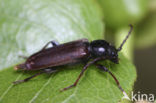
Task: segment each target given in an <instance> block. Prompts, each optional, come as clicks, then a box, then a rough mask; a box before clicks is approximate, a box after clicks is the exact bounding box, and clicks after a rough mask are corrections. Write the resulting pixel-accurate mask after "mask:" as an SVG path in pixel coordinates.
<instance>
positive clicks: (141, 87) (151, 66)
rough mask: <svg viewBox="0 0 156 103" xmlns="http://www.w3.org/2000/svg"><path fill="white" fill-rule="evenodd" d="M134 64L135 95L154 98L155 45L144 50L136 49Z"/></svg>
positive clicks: (155, 88) (155, 89)
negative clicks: (146, 95) (149, 95)
mask: <svg viewBox="0 0 156 103" xmlns="http://www.w3.org/2000/svg"><path fill="white" fill-rule="evenodd" d="M134 64H135V66H136V68H137V74H138V75H137V76H138V77H137V81H136V83H135V87H134V90H135V93H137V92H138V91H140V93H141V94H145V93H146V94H151V93H152V94H154V95H155V96H156V74H155V73H156V45H155V46H152V47H149V48H146V49H136V50H135V52H134Z"/></svg>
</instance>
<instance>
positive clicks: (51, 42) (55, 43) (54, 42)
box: [41, 40, 59, 51]
mask: <svg viewBox="0 0 156 103" xmlns="http://www.w3.org/2000/svg"><path fill="white" fill-rule="evenodd" d="M49 44H52V46H53V47H55V46H57V45H59V43H58V42H56V41H54V40H52V41H49V42H48V43H47V44H46V45H45V46H44V47H43V48H42V49H41V51H42V50H44V49H45V48H46V47H47V46H48V45H49Z"/></svg>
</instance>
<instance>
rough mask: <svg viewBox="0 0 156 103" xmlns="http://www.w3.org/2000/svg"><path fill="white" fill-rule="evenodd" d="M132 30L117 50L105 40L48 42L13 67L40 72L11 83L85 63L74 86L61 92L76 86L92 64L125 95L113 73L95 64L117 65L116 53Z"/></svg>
mask: <svg viewBox="0 0 156 103" xmlns="http://www.w3.org/2000/svg"><path fill="white" fill-rule="evenodd" d="M132 30H133V26H132V25H131V24H130V30H129V32H128V35H127V36H126V37H125V39H124V40H123V42H122V43H121V45H120V46H119V48H117V49H116V48H115V47H114V46H113V45H111V44H110V43H108V42H107V41H105V40H94V41H91V42H89V41H88V39H80V40H76V41H71V42H67V43H64V44H58V43H56V42H54V41H50V42H48V43H47V44H46V45H45V46H44V47H43V48H42V49H41V50H40V51H38V52H37V53H34V54H33V55H31V56H30V57H28V58H27V59H26V61H25V62H24V63H22V64H19V65H16V66H15V67H14V69H15V70H18V69H21V70H41V71H40V72H39V73H37V74H35V75H33V76H31V77H29V78H26V79H24V80H18V81H15V82H13V83H14V84H18V83H22V82H26V81H28V80H30V79H32V78H34V77H36V76H38V75H40V74H42V73H54V72H56V71H58V70H57V69H54V68H55V67H57V66H63V65H67V64H72V63H78V62H83V61H85V62H87V63H86V64H85V66H84V67H83V69H82V71H81V73H80V74H79V76H78V78H77V79H76V81H75V82H74V84H72V85H70V86H68V87H66V88H63V89H62V90H61V91H64V90H67V89H69V88H72V87H74V86H76V85H77V83H78V81H79V80H80V78H81V77H82V75H83V74H84V72H85V71H86V70H87V68H88V67H89V66H90V65H91V64H94V65H96V67H97V68H99V69H101V70H103V71H105V72H108V73H109V74H110V75H111V76H112V77H113V79H114V80H115V82H116V83H117V86H118V87H119V89H120V90H121V91H122V92H123V94H126V93H125V91H124V90H123V89H122V87H121V86H120V83H119V81H118V80H117V78H116V77H115V76H114V75H113V73H112V72H111V71H109V70H108V69H107V68H106V67H105V66H103V65H101V64H99V63H97V62H98V61H101V60H110V61H112V62H114V63H116V64H118V63H119V59H118V52H119V51H121V50H122V47H123V45H124V43H125V42H126V40H127V39H128V37H129V36H130V34H131V32H132ZM50 43H51V44H52V45H53V47H50V48H47V46H48V45H49V44H50Z"/></svg>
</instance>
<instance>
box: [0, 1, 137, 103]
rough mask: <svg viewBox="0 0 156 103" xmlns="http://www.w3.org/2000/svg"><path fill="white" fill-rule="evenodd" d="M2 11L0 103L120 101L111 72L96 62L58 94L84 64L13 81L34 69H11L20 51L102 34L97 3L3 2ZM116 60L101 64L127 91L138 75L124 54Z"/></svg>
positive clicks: (18, 59) (35, 49) (91, 37)
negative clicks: (15, 82)
mask: <svg viewBox="0 0 156 103" xmlns="http://www.w3.org/2000/svg"><path fill="white" fill-rule="evenodd" d="M0 13H1V15H0V47H1V49H0V57H1V58H0V68H1V69H2V70H0V84H1V85H0V102H2V103H10V102H11V103H16V102H17V103H27V102H46V103H51V102H52V103H60V102H64V103H73V102H79V103H95V102H97V103H101V102H102V103H108V102H109V103H117V102H118V101H119V100H121V98H122V96H123V95H122V93H121V91H120V90H119V89H118V87H117V85H116V84H115V82H114V80H113V79H112V78H111V76H110V75H109V74H107V73H104V72H102V71H100V70H98V69H96V67H95V66H91V67H89V68H88V70H87V71H86V73H85V75H84V76H83V77H82V79H81V80H80V82H79V83H78V85H77V87H75V88H72V89H70V90H67V91H65V92H59V90H60V89H62V88H64V87H66V86H69V85H71V84H72V83H73V82H74V81H75V80H76V78H77V76H78V75H79V73H80V71H81V69H82V67H83V64H79V65H73V66H65V67H60V69H62V70H61V71H59V72H58V73H55V74H52V75H46V74H44V75H41V76H39V77H37V78H34V79H33V80H31V81H29V82H27V83H22V84H19V85H13V84H12V82H13V81H15V80H21V79H24V78H26V77H29V76H31V75H33V74H35V73H36V72H29V71H25V72H24V71H23V72H17V71H14V70H13V65H15V64H17V63H20V62H22V59H20V58H19V57H18V56H19V55H26V56H29V55H30V54H33V53H34V52H36V51H38V50H40V49H41V48H42V47H43V46H44V45H45V44H46V43H47V42H48V41H50V40H57V41H58V42H60V43H63V42H67V41H71V40H75V39H79V38H88V39H89V40H94V39H99V38H102V37H103V32H104V30H103V28H104V26H103V23H102V15H101V11H100V9H99V8H98V5H97V4H96V2H95V1H91V0H64V1H60V0H20V1H19V0H14V1H11V0H5V1H4V0H3V1H0ZM119 58H120V64H113V63H110V62H102V64H104V65H106V67H107V68H109V69H110V71H112V72H113V73H114V74H115V75H116V77H117V78H118V79H119V81H120V83H121V85H122V87H123V88H124V89H125V91H126V92H127V93H129V92H130V91H132V88H133V84H134V81H135V79H136V71H135V67H134V65H133V64H132V63H131V62H130V61H128V60H127V59H126V58H125V57H124V56H123V55H121V54H120V55H119ZM4 68H6V69H4Z"/></svg>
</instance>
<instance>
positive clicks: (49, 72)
mask: <svg viewBox="0 0 156 103" xmlns="http://www.w3.org/2000/svg"><path fill="white" fill-rule="evenodd" d="M57 71H58V70H56V69H49V68H48V69H43V70H42V71H41V72H39V73H36V74H34V75H32V76H30V77H28V78H25V79H23V80H17V81H14V82H13V84H19V83H23V82H27V81H29V80H31V79H32V78H34V77H36V76H38V75H40V74H43V73H47V74H51V73H54V72H57Z"/></svg>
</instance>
